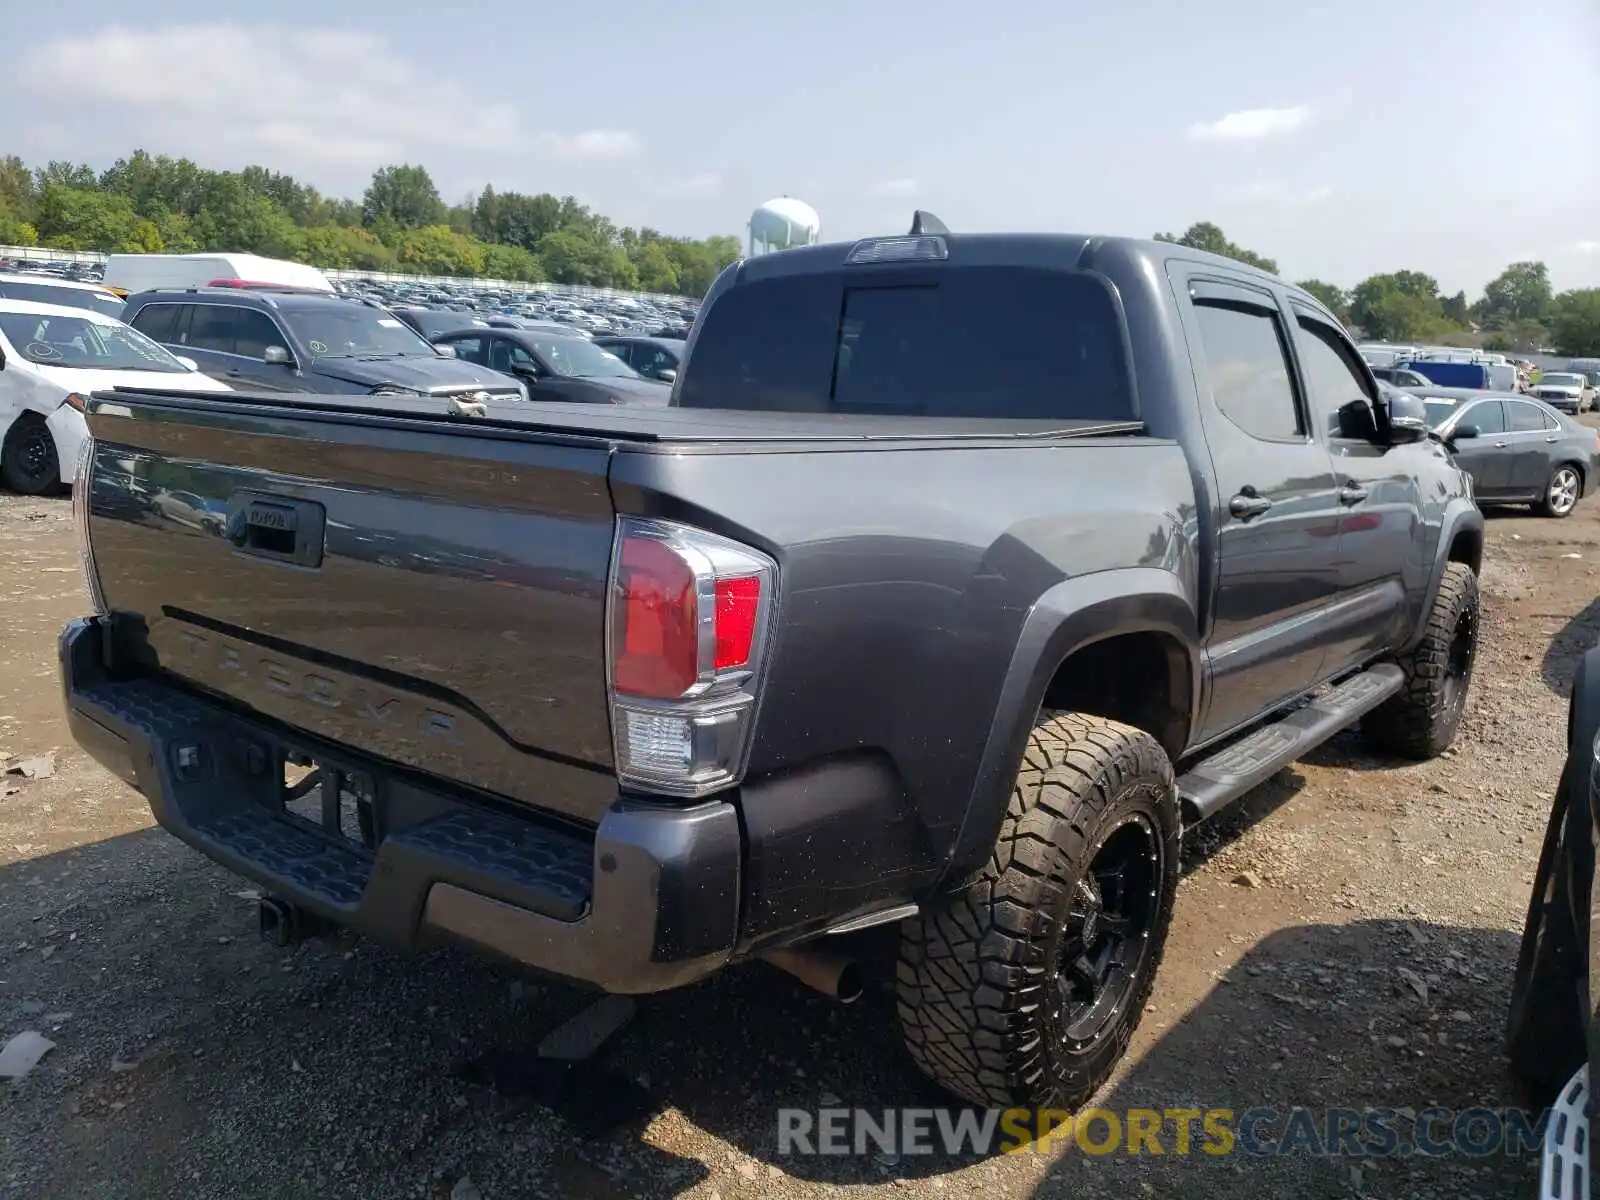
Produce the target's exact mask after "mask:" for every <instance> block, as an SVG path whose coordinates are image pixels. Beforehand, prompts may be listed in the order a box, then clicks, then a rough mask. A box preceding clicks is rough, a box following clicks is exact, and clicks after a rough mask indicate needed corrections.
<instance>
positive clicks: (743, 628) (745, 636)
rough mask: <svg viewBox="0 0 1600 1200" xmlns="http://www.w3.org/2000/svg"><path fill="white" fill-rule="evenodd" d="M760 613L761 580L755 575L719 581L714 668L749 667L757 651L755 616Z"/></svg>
mask: <svg viewBox="0 0 1600 1200" xmlns="http://www.w3.org/2000/svg"><path fill="white" fill-rule="evenodd" d="M760 610H761V580H760V579H759V578H758V577H756V576H754V575H745V576H743V577H741V578H738V579H719V580H717V635H716V650H715V656H714V659H713V666H714V669H716V670H718V671H728V670H732V669H733V668H735V667H743V666H747V665H748V664H749V662H750V654H751V651H752V650H753V649H754V648H755V640H756V614H757V613H758V612H759V611H760Z"/></svg>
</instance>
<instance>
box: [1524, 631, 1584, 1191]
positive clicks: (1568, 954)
mask: <svg viewBox="0 0 1600 1200" xmlns="http://www.w3.org/2000/svg"><path fill="white" fill-rule="evenodd" d="M1567 714H1568V715H1567V758H1566V763H1565V765H1564V767H1563V768H1562V771H1561V779H1560V782H1559V784H1558V786H1557V789H1556V797H1555V803H1554V804H1553V805H1552V806H1551V811H1550V819H1549V822H1548V823H1547V825H1546V827H1545V836H1544V844H1543V846H1542V848H1541V849H1540V852H1539V863H1538V866H1537V867H1536V868H1535V870H1534V876H1533V891H1532V895H1531V896H1530V897H1529V900H1528V914H1527V919H1526V921H1525V922H1524V924H1523V931H1522V946H1521V951H1520V953H1519V954H1518V955H1517V966H1516V974H1515V976H1514V977H1513V979H1512V986H1511V1005H1510V1010H1509V1012H1508V1013H1507V1015H1506V1050H1507V1055H1508V1057H1509V1060H1510V1065H1511V1072H1512V1076H1513V1078H1514V1079H1515V1080H1516V1082H1517V1084H1518V1085H1519V1087H1520V1089H1521V1090H1522V1092H1523V1095H1524V1098H1525V1099H1527V1100H1528V1101H1529V1102H1530V1103H1531V1105H1532V1106H1533V1107H1534V1109H1535V1111H1540V1110H1542V1109H1543V1108H1544V1107H1545V1106H1546V1105H1549V1106H1550V1107H1551V1112H1550V1119H1549V1122H1548V1124H1547V1125H1546V1126H1545V1142H1544V1153H1543V1156H1542V1159H1543V1161H1542V1163H1541V1170H1540V1175H1541V1179H1540V1186H1539V1196H1540V1197H1541V1200H1543V1198H1545V1197H1548V1198H1549V1200H1590V1196H1591V1193H1590V1190H1589V1186H1588V1181H1589V1179H1590V1167H1591V1159H1592V1155H1591V1152H1590V1147H1589V1136H1588V1135H1589V1114H1588V1103H1587V1102H1588V1091H1589V1086H1590V1081H1591V1080H1593V1079H1595V1078H1600V1076H1597V1074H1596V1070H1597V1068H1600V1058H1597V1057H1596V1054H1597V1052H1600V1020H1597V1014H1596V1012H1595V1010H1594V1006H1595V1005H1596V1003H1600V940H1597V939H1596V938H1595V936H1594V931H1595V927H1596V926H1595V921H1596V917H1597V915H1600V914H1597V913H1596V911H1595V906H1596V904H1597V903H1600V892H1597V891H1596V889H1595V886H1594V868H1595V850H1594V848H1595V841H1596V838H1597V837H1600V791H1597V785H1600V649H1595V650H1590V651H1589V652H1588V653H1587V654H1586V655H1585V656H1584V657H1583V659H1582V661H1581V662H1580V664H1579V666H1578V671H1577V676H1576V678H1575V679H1574V681H1573V688H1572V699H1571V703H1570V704H1569V706H1568V709H1567Z"/></svg>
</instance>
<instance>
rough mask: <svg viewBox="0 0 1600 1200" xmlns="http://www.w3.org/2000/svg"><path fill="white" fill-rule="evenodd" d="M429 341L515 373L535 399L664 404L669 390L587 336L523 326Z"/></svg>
mask: <svg viewBox="0 0 1600 1200" xmlns="http://www.w3.org/2000/svg"><path fill="white" fill-rule="evenodd" d="M434 345H436V346H448V347H450V348H451V349H452V350H453V351H455V354H456V357H457V358H459V359H461V360H462V361H463V362H470V363H477V364H479V365H480V366H485V367H488V368H489V369H490V370H493V371H502V372H504V373H505V374H507V375H513V376H515V377H516V378H518V379H520V380H522V381H523V382H524V383H526V384H527V385H528V389H529V391H528V394H529V396H531V397H532V398H533V399H535V400H560V401H566V402H570V403H577V404H652V405H665V404H666V403H667V401H668V400H669V399H670V398H671V395H672V390H671V389H670V388H669V387H668V386H667V385H666V384H664V383H661V382H659V381H657V380H654V379H646V378H644V377H643V376H642V375H640V374H639V373H638V372H637V371H635V370H634V369H633V368H632V367H630V366H629V365H628V364H627V363H625V362H623V361H622V360H621V359H620V358H618V357H617V356H616V355H615V354H612V353H611V352H610V351H609V350H603V349H601V348H600V346H598V345H597V344H596V343H594V342H591V341H589V340H588V339H587V338H580V337H568V336H566V335H564V334H554V333H539V332H536V331H533V330H528V329H481V330H479V329H473V330H467V331H465V332H460V333H446V334H443V335H441V336H440V337H436V338H434Z"/></svg>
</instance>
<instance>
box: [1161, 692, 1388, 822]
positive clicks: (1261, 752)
mask: <svg viewBox="0 0 1600 1200" xmlns="http://www.w3.org/2000/svg"><path fill="white" fill-rule="evenodd" d="M1405 681H1406V677H1405V672H1404V671H1402V670H1401V669H1400V668H1399V667H1397V666H1395V665H1394V664H1393V663H1380V664H1379V665H1378V666H1376V667H1372V668H1371V669H1370V670H1366V671H1363V672H1361V674H1359V675H1353V676H1351V677H1350V678H1349V679H1347V680H1345V681H1344V682H1343V683H1341V684H1340V685H1339V686H1338V687H1336V688H1334V689H1333V690H1332V691H1330V692H1328V693H1327V695H1325V696H1322V697H1320V698H1318V699H1316V700H1313V701H1312V702H1311V703H1310V704H1308V705H1306V706H1305V707H1304V708H1301V709H1297V710H1295V711H1294V712H1292V713H1290V714H1289V715H1288V716H1287V717H1284V718H1283V720H1281V721H1274V722H1273V723H1272V724H1270V725H1263V726H1262V727H1261V728H1260V729H1257V730H1256V731H1255V732H1254V733H1251V734H1248V735H1247V736H1245V737H1243V738H1241V739H1240V740H1239V741H1237V742H1234V743H1233V745H1231V746H1229V747H1228V748H1227V749H1225V750H1219V751H1218V752H1217V753H1215V754H1213V755H1212V756H1211V757H1210V758H1204V759H1201V760H1200V761H1199V762H1198V763H1196V764H1195V765H1194V766H1193V767H1191V768H1190V769H1189V770H1188V771H1186V772H1184V773H1183V774H1182V775H1180V776H1179V777H1178V798H1179V799H1180V800H1182V801H1183V807H1184V820H1185V823H1186V824H1191V825H1192V824H1198V823H1199V822H1201V821H1204V820H1205V819H1206V818H1207V817H1210V816H1213V815H1215V813H1216V812H1217V810H1219V809H1221V808H1223V807H1225V806H1226V805H1229V804H1231V803H1233V801H1235V800H1237V799H1238V798H1239V797H1240V796H1242V795H1244V794H1245V793H1246V792H1248V791H1249V790H1250V789H1251V788H1253V787H1255V786H1257V785H1258V784H1261V783H1264V782H1266V780H1267V779H1269V778H1271V777H1272V776H1273V775H1274V774H1276V773H1277V772H1278V771H1280V770H1282V769H1283V768H1284V767H1286V766H1288V765H1289V764H1290V763H1292V762H1293V761H1294V760H1295V759H1297V758H1302V757H1304V756H1305V755H1306V754H1309V753H1310V752H1311V751H1312V750H1314V749H1316V748H1317V747H1318V746H1320V745H1321V744H1322V743H1323V742H1325V741H1327V740H1328V739H1329V738H1331V737H1332V736H1333V735H1334V734H1336V733H1338V732H1339V731H1340V730H1341V729H1345V728H1347V727H1349V725H1350V724H1351V723H1352V722H1354V721H1355V720H1356V719H1357V718H1358V717H1361V716H1363V715H1365V714H1366V713H1369V712H1371V711H1372V710H1373V709H1375V708H1377V707H1378V705H1380V704H1382V703H1383V702H1384V701H1385V700H1387V699H1388V698H1389V697H1390V696H1392V695H1394V694H1395V693H1396V692H1398V691H1399V690H1400V689H1401V688H1402V687H1404V686H1405Z"/></svg>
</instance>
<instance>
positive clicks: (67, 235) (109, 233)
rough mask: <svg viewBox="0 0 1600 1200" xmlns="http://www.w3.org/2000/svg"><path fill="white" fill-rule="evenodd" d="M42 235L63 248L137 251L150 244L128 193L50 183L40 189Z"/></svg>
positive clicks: (39, 213) (39, 211)
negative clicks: (147, 243)
mask: <svg viewBox="0 0 1600 1200" xmlns="http://www.w3.org/2000/svg"><path fill="white" fill-rule="evenodd" d="M38 231H39V238H40V240H41V241H43V242H44V244H45V245H46V246H53V247H56V248H57V249H61V250H100V249H105V250H113V251H120V252H122V253H137V252H138V251H140V250H144V249H146V248H147V246H146V241H147V239H146V237H145V236H144V234H145V232H146V231H144V230H141V229H140V228H139V217H138V215H137V214H136V213H135V212H134V211H133V205H132V204H130V203H129V202H128V198H127V197H126V196H114V195H109V194H107V193H105V192H100V191H94V190H90V189H86V188H75V187H67V186H66V185H64V184H60V183H47V184H45V185H44V187H43V188H41V189H40V191H39V204H38Z"/></svg>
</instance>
